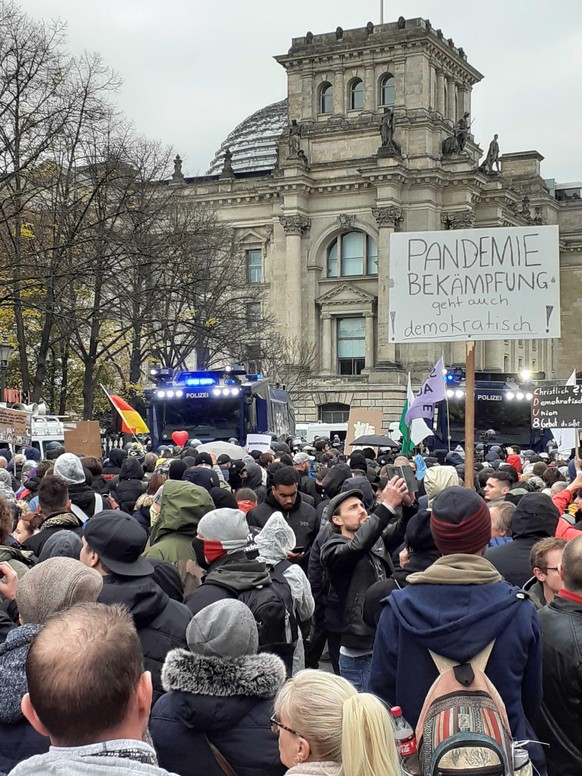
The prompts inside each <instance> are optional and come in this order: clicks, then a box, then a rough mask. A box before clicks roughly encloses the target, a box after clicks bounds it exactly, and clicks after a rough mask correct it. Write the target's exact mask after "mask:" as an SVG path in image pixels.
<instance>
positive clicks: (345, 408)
mask: <svg viewBox="0 0 582 776" xmlns="http://www.w3.org/2000/svg"><path fill="white" fill-rule="evenodd" d="M328 407H332V408H333V409H327V408H328ZM340 408H341V409H340ZM327 413H329V417H326V414H327ZM336 415H337V416H339V417H335V416H336ZM349 416H350V405H349V404H343V402H337V401H331V402H326V403H325V404H320V405H319V406H318V408H317V417H318V419H319V420H320V421H321V422H322V423H330V424H333V423H347V422H348V419H349Z"/></svg>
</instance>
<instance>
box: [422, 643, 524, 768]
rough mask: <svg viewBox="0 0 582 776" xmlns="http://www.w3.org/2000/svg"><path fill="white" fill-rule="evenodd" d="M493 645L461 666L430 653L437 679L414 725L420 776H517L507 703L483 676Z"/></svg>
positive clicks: (489, 645)
mask: <svg viewBox="0 0 582 776" xmlns="http://www.w3.org/2000/svg"><path fill="white" fill-rule="evenodd" d="M494 644H495V640H493V641H492V642H491V643H490V644H488V645H487V646H486V647H485V649H483V650H482V651H481V652H479V654H478V655H476V656H475V657H474V658H473V659H472V660H471V662H470V663H463V664H461V665H459V664H456V663H455V661H453V660H448V659H447V658H444V657H441V656H440V655H436V654H435V653H433V652H430V655H431V657H432V659H433V661H434V663H435V665H436V667H437V669H438V672H439V676H438V677H437V679H436V680H435V681H434V682H433V685H432V687H431V688H430V690H429V691H428V695H427V696H426V699H425V701H424V705H423V707H422V710H421V712H420V716H419V718H418V725H417V727H416V736H417V740H418V742H419V761H420V772H421V774H422V776H455V775H456V776H513V773H514V770H513V752H512V739H511V732H510V727H509V722H508V719H507V712H506V710H505V704H504V703H503V701H502V699H501V696H500V695H499V693H498V692H497V689H496V688H495V686H494V685H493V683H492V682H491V681H490V680H489V679H488V677H487V676H486V675H485V667H486V665H487V661H488V660H489V656H490V655H491V651H492V649H493V645H494ZM429 651H430V650H429Z"/></svg>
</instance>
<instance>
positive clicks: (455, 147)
mask: <svg viewBox="0 0 582 776" xmlns="http://www.w3.org/2000/svg"><path fill="white" fill-rule="evenodd" d="M469 117H470V114H469V113H468V112H467V113H464V114H463V118H461V119H459V120H458V121H457V123H456V124H455V127H454V129H453V136H452V137H447V138H445V139H444V140H443V142H442V146H441V149H442V153H443V157H449V156H453V155H454V154H462V153H463V151H464V150H465V145H466V143H467V138H468V137H469V130H470V129H471V122H470V121H469Z"/></svg>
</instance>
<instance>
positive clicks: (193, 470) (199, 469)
mask: <svg viewBox="0 0 582 776" xmlns="http://www.w3.org/2000/svg"><path fill="white" fill-rule="evenodd" d="M182 479H183V480H185V481H186V482H191V483H192V484H193V485H197V486H198V487H199V488H204V490H206V491H207V492H208V493H210V491H211V490H212V488H219V487H220V480H219V478H218V476H217V474H216V472H215V471H214V470H213V469H208V468H207V467H205V466H190V467H189V468H188V469H186V471H185V472H184V474H183V475H182Z"/></svg>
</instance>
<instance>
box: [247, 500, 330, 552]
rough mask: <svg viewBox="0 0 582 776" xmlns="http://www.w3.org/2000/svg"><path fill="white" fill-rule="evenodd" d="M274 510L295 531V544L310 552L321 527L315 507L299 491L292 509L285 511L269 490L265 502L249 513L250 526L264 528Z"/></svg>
mask: <svg viewBox="0 0 582 776" xmlns="http://www.w3.org/2000/svg"><path fill="white" fill-rule="evenodd" d="M273 512H281V514H282V515H283V517H284V518H285V520H286V521H287V522H288V523H289V525H290V527H291V528H292V529H293V532H294V533H295V542H296V544H295V546H296V547H304V548H305V549H304V552H305V553H308V552H309V549H310V547H311V545H312V544H313V541H314V539H315V537H316V536H317V531H318V528H319V523H318V520H317V512H316V511H315V509H314V508H313V507H312V506H310V505H309V504H306V503H305V502H304V501H303V499H302V498H301V494H300V492H299V491H297V496H296V497H295V503H294V504H293V506H292V507H291V509H289V510H288V511H285V510H284V509H282V507H281V505H280V504H279V503H278V502H277V501H276V500H275V498H274V497H273V493H272V491H271V490H269V492H268V494H267V498H266V500H265V502H264V503H263V504H259V506H257V507H255V508H254V509H251V511H250V512H249V513H248V514H247V523H248V524H249V527H250V528H259V529H261V528H264V527H265V524H266V522H267V520H268V519H269V518H270V517H271V515H272V514H273Z"/></svg>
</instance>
